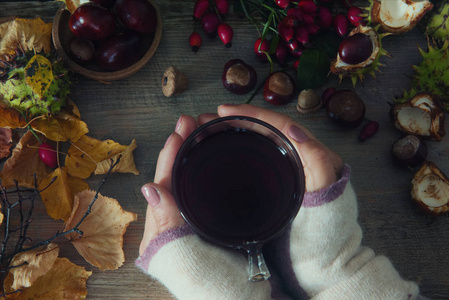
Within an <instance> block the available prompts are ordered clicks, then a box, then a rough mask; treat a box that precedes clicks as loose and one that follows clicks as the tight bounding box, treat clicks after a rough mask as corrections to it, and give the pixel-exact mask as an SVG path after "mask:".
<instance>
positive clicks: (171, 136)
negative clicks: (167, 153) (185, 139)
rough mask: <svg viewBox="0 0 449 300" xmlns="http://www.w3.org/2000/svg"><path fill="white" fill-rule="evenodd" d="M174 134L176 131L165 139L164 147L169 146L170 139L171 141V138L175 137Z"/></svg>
mask: <svg viewBox="0 0 449 300" xmlns="http://www.w3.org/2000/svg"><path fill="white" fill-rule="evenodd" d="M173 134H174V133H172V134H170V136H169V137H168V139H167V140H166V141H165V144H164V148H165V147H167V145H168V144H170V141H171V139H172V138H173Z"/></svg>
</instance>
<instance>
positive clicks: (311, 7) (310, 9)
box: [298, 0, 318, 14]
mask: <svg viewBox="0 0 449 300" xmlns="http://www.w3.org/2000/svg"><path fill="white" fill-rule="evenodd" d="M298 7H299V9H301V10H302V11H303V12H305V13H308V14H313V13H316V12H317V10H318V5H316V3H315V2H314V1H313V0H303V1H300V2H299V3H298Z"/></svg>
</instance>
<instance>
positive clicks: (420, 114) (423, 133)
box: [390, 92, 446, 141]
mask: <svg viewBox="0 0 449 300" xmlns="http://www.w3.org/2000/svg"><path fill="white" fill-rule="evenodd" d="M390 115H391V118H392V120H393V123H394V125H395V126H396V128H398V129H399V130H401V131H403V132H405V133H408V134H415V135H418V136H420V137H422V138H425V139H428V140H433V141H440V140H441V139H442V138H443V136H444V135H445V134H446V131H445V129H444V119H445V116H444V109H443V106H442V105H441V102H440V101H439V100H438V99H437V98H436V97H434V96H433V95H432V94H430V93H426V92H421V93H418V94H416V96H414V97H413V98H411V99H409V100H408V101H407V102H405V103H400V104H395V105H393V106H392V107H391V110H390Z"/></svg>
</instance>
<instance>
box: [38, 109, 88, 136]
mask: <svg viewBox="0 0 449 300" xmlns="http://www.w3.org/2000/svg"><path fill="white" fill-rule="evenodd" d="M31 127H33V129H34V130H36V131H38V132H40V133H42V134H43V135H45V136H46V137H47V138H48V139H50V140H52V141H56V142H65V141H71V142H76V141H77V140H78V139H79V138H80V137H82V136H83V135H85V134H86V133H88V132H89V129H88V128H87V124H86V123H84V122H83V121H81V120H80V119H79V118H77V117H76V116H74V115H72V114H69V113H68V112H65V111H61V112H59V113H58V114H57V115H56V116H49V117H44V118H39V119H36V120H34V121H32V122H31Z"/></svg>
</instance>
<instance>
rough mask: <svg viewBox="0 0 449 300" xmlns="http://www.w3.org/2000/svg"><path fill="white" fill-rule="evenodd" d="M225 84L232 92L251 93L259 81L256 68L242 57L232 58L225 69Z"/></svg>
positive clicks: (223, 74)
mask: <svg viewBox="0 0 449 300" xmlns="http://www.w3.org/2000/svg"><path fill="white" fill-rule="evenodd" d="M221 79H222V81H223V86H224V87H225V88H226V89H227V90H228V91H230V92H231V93H234V94H238V95H243V94H247V93H249V92H250V91H251V90H252V89H253V88H254V86H255V85H256V82H257V73H256V71H255V70H254V68H253V67H252V66H250V65H248V64H247V63H245V62H244V61H243V60H241V59H237V58H236V59H231V60H230V61H228V62H227V63H226V64H225V66H224V69H223V73H222V76H221Z"/></svg>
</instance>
